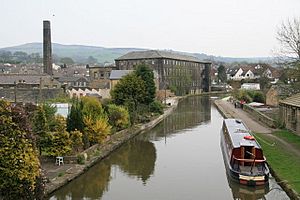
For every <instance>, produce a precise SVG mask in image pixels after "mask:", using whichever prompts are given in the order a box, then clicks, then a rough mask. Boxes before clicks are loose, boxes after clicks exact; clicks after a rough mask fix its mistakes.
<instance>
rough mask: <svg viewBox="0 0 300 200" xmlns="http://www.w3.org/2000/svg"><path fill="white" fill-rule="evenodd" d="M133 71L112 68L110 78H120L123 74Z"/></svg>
mask: <svg viewBox="0 0 300 200" xmlns="http://www.w3.org/2000/svg"><path fill="white" fill-rule="evenodd" d="M131 72H133V70H111V73H110V77H109V79H110V80H119V79H121V78H122V77H123V76H126V75H127V74H129V73H131Z"/></svg>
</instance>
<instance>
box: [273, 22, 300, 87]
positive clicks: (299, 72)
mask: <svg viewBox="0 0 300 200" xmlns="http://www.w3.org/2000/svg"><path fill="white" fill-rule="evenodd" d="M277 40H278V41H279V43H280V45H281V49H280V52H279V56H280V60H281V61H282V63H283V64H284V65H285V66H286V68H287V69H285V70H286V71H287V74H288V76H289V78H290V80H292V81H291V82H292V83H293V84H294V85H295V88H298V87H300V18H294V19H293V20H287V21H286V22H283V23H282V24H281V26H280V28H279V29H278V31H277Z"/></svg>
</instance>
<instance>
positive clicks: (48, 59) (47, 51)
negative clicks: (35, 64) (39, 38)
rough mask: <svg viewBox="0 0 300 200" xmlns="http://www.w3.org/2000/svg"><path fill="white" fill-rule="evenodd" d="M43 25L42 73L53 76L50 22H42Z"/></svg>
mask: <svg viewBox="0 0 300 200" xmlns="http://www.w3.org/2000/svg"><path fill="white" fill-rule="evenodd" d="M43 25H44V43H43V59H44V73H46V74H49V75H53V72H52V47H51V28H50V21H43Z"/></svg>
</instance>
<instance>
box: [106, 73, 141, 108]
mask: <svg viewBox="0 0 300 200" xmlns="http://www.w3.org/2000/svg"><path fill="white" fill-rule="evenodd" d="M145 91H146V87H145V82H144V81H143V80H142V79H141V78H140V77H138V76H137V75H136V74H135V73H131V74H128V75H126V76H125V77H123V78H122V79H121V80H120V81H119V82H118V83H117V85H116V86H115V88H114V89H113V90H112V91H111V96H112V99H113V101H114V103H115V104H117V105H126V106H127V107H128V109H129V111H130V112H134V111H136V109H137V106H138V104H139V103H141V102H145V96H146V92H145Z"/></svg>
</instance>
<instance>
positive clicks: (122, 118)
mask: <svg viewBox="0 0 300 200" xmlns="http://www.w3.org/2000/svg"><path fill="white" fill-rule="evenodd" d="M108 118H109V123H110V124H111V125H112V126H113V127H114V128H115V129H116V131H119V130H122V129H125V128H127V127H129V126H130V117H129V113H128V110H127V109H126V108H125V107H123V106H117V105H115V104H109V105H108Z"/></svg>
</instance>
